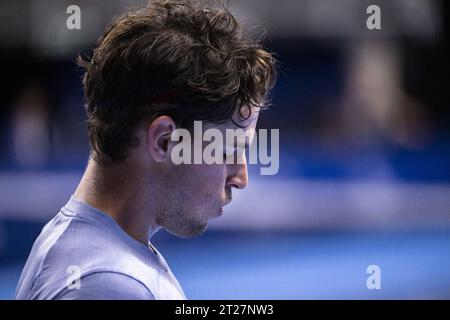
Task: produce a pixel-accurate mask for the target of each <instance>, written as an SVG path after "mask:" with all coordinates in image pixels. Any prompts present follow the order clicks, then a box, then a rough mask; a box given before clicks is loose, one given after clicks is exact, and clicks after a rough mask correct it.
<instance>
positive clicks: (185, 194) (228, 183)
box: [157, 114, 258, 237]
mask: <svg viewBox="0 0 450 320" xmlns="http://www.w3.org/2000/svg"><path fill="white" fill-rule="evenodd" d="M257 119H258V115H257V114H256V115H255V116H252V117H250V118H249V119H248V120H246V121H245V123H244V126H245V127H243V128H240V127H238V126H237V125H236V124H234V123H233V122H232V121H231V120H230V121H228V122H226V123H223V124H220V125H217V124H211V123H206V124H204V125H203V130H207V129H210V128H215V129H218V130H219V131H220V132H221V133H222V135H223V137H226V130H227V129H233V130H236V129H243V130H244V132H245V135H246V136H247V137H248V139H249V140H248V143H249V144H250V143H251V142H252V140H253V137H254V133H255V127H256V123H257ZM225 140H226V139H225V138H224V141H223V143H224V148H223V149H224V154H223V156H224V157H229V156H230V154H231V155H232V156H234V157H235V159H236V160H237V157H241V159H240V161H233V163H232V164H227V163H226V161H223V163H221V164H217V163H214V164H205V163H202V164H178V165H177V164H174V163H171V164H170V165H169V166H168V170H167V172H166V178H165V179H164V180H163V182H162V183H163V185H164V190H165V192H166V197H165V201H166V203H165V205H164V207H165V210H162V212H161V214H160V216H159V217H158V221H157V223H158V224H159V225H160V226H161V227H163V228H164V229H166V230H167V231H168V232H170V233H172V234H175V235H177V236H179V237H194V236H197V235H200V234H202V233H203V232H204V231H205V230H206V228H207V225H208V220H209V219H212V218H216V217H219V216H220V215H221V214H222V213H223V207H224V206H225V205H227V204H228V203H230V202H231V200H232V190H233V189H244V188H245V187H246V186H247V183H248V173H247V159H246V154H245V152H237V148H238V147H239V146H237V145H236V144H237V143H236V141H234V143H228V144H227V141H225Z"/></svg>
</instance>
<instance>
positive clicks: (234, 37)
mask: <svg viewBox="0 0 450 320" xmlns="http://www.w3.org/2000/svg"><path fill="white" fill-rule="evenodd" d="M261 39H262V38H259V39H253V38H252V37H250V36H249V35H246V34H245V33H244V32H243V31H242V28H241V27H240V25H239V23H238V22H237V21H236V19H235V18H234V17H233V15H232V14H231V13H230V11H229V10H228V9H226V8H220V9H212V8H205V7H204V6H203V5H202V4H201V3H199V2H194V1H191V0H186V1H185V0H178V1H174V0H164V1H162V0H155V1H150V3H149V4H148V5H147V6H146V7H145V8H143V9H140V10H137V11H133V12H128V13H127V14H125V15H123V16H120V17H118V18H116V19H114V20H113V21H112V22H111V23H110V24H109V26H108V27H107V28H106V31H105V32H104V34H103V35H102V36H101V37H100V38H99V40H98V43H97V46H96V48H95V50H94V52H93V55H92V58H91V59H83V58H81V57H79V58H78V64H79V65H80V66H82V67H83V68H85V70H86V72H85V75H84V79H83V86H84V91H85V100H86V106H85V108H86V112H87V127H88V133H89V140H90V144H91V155H92V157H93V158H94V159H95V160H96V161H97V162H99V163H108V162H111V161H112V162H115V161H119V160H122V159H124V158H126V156H127V153H128V151H129V148H130V147H132V146H136V145H138V144H139V141H138V139H137V137H136V136H135V134H134V131H135V129H136V127H137V125H138V123H139V121H140V120H141V119H142V117H143V116H144V115H154V116H157V115H160V114H166V115H169V116H170V117H172V118H173V120H174V121H175V123H176V124H177V126H179V127H183V128H188V129H189V128H191V126H192V123H193V121H195V120H204V121H209V122H213V123H221V122H224V121H227V120H229V119H232V116H233V114H234V112H235V111H236V108H239V109H238V110H239V115H240V118H245V117H244V116H243V114H244V113H243V112H242V108H248V109H249V110H250V111H251V109H252V106H256V107H258V108H265V107H267V105H268V102H269V99H268V94H269V92H270V90H271V89H272V87H273V85H274V83H275V79H276V59H275V58H274V55H273V54H272V53H270V52H268V51H266V50H264V49H263V48H262V46H261ZM168 106H169V107H168ZM165 107H167V108H165ZM250 113H251V112H246V113H245V114H246V115H247V117H248V116H250ZM232 120H233V119H232ZM233 121H234V122H235V120H233ZM235 123H236V122H235Z"/></svg>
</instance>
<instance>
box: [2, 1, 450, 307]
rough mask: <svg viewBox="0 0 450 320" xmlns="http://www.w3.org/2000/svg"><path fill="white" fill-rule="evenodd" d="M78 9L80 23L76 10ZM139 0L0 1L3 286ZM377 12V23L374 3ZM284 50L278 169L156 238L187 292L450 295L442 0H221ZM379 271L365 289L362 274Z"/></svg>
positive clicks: (276, 97) (57, 192) (66, 172)
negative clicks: (220, 209)
mask: <svg viewBox="0 0 450 320" xmlns="http://www.w3.org/2000/svg"><path fill="white" fill-rule="evenodd" d="M70 4H77V5H78V6H79V7H80V9H81V17H82V20H81V30H68V29H67V28H66V23H65V22H66V18H67V16H68V15H67V14H66V8H67V7H68V6H69V5H70ZM144 4H145V1H118V0H114V1H106V0H101V1H96V2H95V4H94V3H93V2H89V1H87V0H83V1H80V0H79V1H50V0H36V1H31V0H24V1H20V2H18V1H9V0H6V1H2V2H1V3H0V50H1V59H0V67H1V70H2V75H3V81H2V86H1V88H2V95H1V100H0V103H1V108H0V142H1V144H0V154H1V157H0V298H1V299H12V298H13V297H14V290H15V286H16V283H17V281H18V278H19V276H20V273H21V269H22V267H23V265H24V263H25V260H26V258H27V255H28V253H29V251H30V249H31V246H32V244H33V241H34V239H35V238H36V237H37V235H38V234H39V232H40V230H41V228H42V227H43V225H44V224H45V223H46V221H48V220H49V219H51V218H52V217H53V216H54V215H55V214H56V213H57V212H58V211H59V209H60V208H61V207H62V206H63V205H64V204H65V203H66V202H67V200H68V199H69V197H70V195H71V193H72V192H73V190H74V189H75V187H76V185H77V183H78V181H79V179H80V178H81V175H82V172H83V170H84V167H85V164H86V160H87V156H88V139H87V135H86V133H85V130H84V113H83V92H82V89H81V76H82V73H81V71H80V70H79V68H78V67H76V65H75V64H74V59H75V56H76V55H77V53H84V52H89V50H90V49H91V48H92V47H93V45H94V44H95V41H96V39H97V37H98V36H99V35H100V34H101V32H102V30H103V28H104V27H105V25H106V24H107V22H108V21H109V20H110V19H111V17H113V16H114V15H117V14H118V13H121V12H123V11H125V10H126V9H127V8H129V7H131V6H141V5H144ZM371 4H377V5H379V7H380V8H381V26H382V28H381V30H373V31H371V30H368V29H367V28H366V19H367V17H368V14H366V8H367V7H368V6H369V5H371ZM229 6H230V9H231V11H233V12H234V13H235V14H236V16H237V17H238V19H241V20H242V19H243V20H244V21H245V23H246V24H247V25H248V26H255V25H256V26H257V27H256V29H255V30H256V31H258V30H259V31H260V30H264V29H265V30H266V31H267V39H266V41H265V45H266V46H267V47H268V48H269V49H271V50H272V51H274V52H276V53H277V55H278V59H279V60H280V69H281V72H280V76H279V81H278V84H277V86H276V88H275V90H274V93H273V107H272V108H271V109H269V110H268V111H266V112H265V113H264V114H263V115H262V116H261V118H260V121H259V127H260V128H278V129H280V170H279V172H278V174H277V175H275V176H260V175H259V167H258V166H250V168H249V171H250V183H249V186H248V187H247V189H246V190H243V191H240V192H236V193H235V194H234V201H233V203H232V204H231V205H230V206H227V208H226V210H225V213H224V215H223V216H222V217H221V218H220V219H217V220H214V221H212V222H211V225H210V228H209V229H208V231H207V232H206V233H205V234H204V235H203V236H201V237H198V238H194V239H177V238H175V237H173V236H172V235H170V234H168V233H166V232H164V231H160V232H159V233H157V234H156V235H155V237H154V238H153V242H154V243H155V245H156V246H157V247H158V248H159V250H160V251H161V252H162V254H163V255H164V256H165V258H166V260H167V261H168V263H169V265H170V266H171V268H172V270H173V272H174V273H175V274H176V276H177V278H178V279H179V281H180V283H181V285H182V286H183V288H184V290H185V292H186V295H187V296H188V298H191V299H217V298H224V299H227V298H230V299H417V298H420V299H432V298H436V299H449V298H450V250H449V248H450V111H449V106H450V90H449V89H450V85H449V84H450V68H449V61H448V57H449V56H450V55H449V53H450V52H449V47H448V40H449V20H450V17H449V12H450V10H449V4H448V3H445V2H444V1H438V0H432V1H425V0H393V1H364V0H361V1H357V0H316V1H312V0H301V1H294V0H286V1H283V2H282V3H274V2H270V1H269V0H246V1H238V0H235V1H229ZM370 265H377V266H379V267H380V270H381V289H379V290H376V289H375V290H369V289H368V288H367V285H366V281H367V278H368V277H369V274H367V272H366V270H367V268H368V266H370Z"/></svg>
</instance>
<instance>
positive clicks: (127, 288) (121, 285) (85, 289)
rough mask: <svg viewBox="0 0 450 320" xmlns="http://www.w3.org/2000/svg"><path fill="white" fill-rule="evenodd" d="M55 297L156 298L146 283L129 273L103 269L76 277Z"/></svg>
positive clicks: (63, 298) (75, 298)
mask: <svg viewBox="0 0 450 320" xmlns="http://www.w3.org/2000/svg"><path fill="white" fill-rule="evenodd" d="M55 299H62V300H154V296H153V294H152V293H151V291H150V290H149V289H148V288H147V287H146V286H145V284H144V283H142V282H141V281H139V280H137V279H136V278H134V277H132V276H130V275H128V274H125V273H120V272H112V271H101V272H94V273H90V274H87V275H84V276H82V277H81V278H80V279H79V280H77V279H75V280H74V281H72V283H70V284H69V286H67V287H66V288H65V289H64V290H63V291H62V292H60V293H59V294H58V295H57V296H56V297H55Z"/></svg>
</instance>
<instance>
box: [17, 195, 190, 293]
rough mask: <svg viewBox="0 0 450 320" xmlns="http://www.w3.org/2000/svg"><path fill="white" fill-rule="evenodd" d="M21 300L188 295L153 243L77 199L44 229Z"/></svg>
mask: <svg viewBox="0 0 450 320" xmlns="http://www.w3.org/2000/svg"><path fill="white" fill-rule="evenodd" d="M16 299H86V300H87V299H117V300H124V299H179V300H184V299H186V296H185V295H184V292H183V290H182V288H181V286H180V284H179V283H178V281H177V279H176V278H175V276H174V275H173V273H172V271H171V270H170V268H169V266H168V264H167V262H166V261H165V260H164V258H163V257H162V255H161V254H160V252H159V251H158V250H156V248H154V247H153V246H152V245H151V244H150V243H149V247H147V246H145V245H144V244H142V243H141V242H139V241H137V240H135V239H133V238H132V237H130V236H129V235H128V234H127V233H126V232H125V231H124V230H123V229H122V228H121V227H120V226H119V225H118V224H117V223H116V222H115V221H114V219H113V218H111V217H110V216H108V215H107V214H105V213H103V212H101V211H99V210H97V209H95V208H93V207H91V206H89V205H87V204H85V203H82V202H79V201H77V200H75V199H74V198H73V197H71V199H70V200H69V202H68V203H67V204H66V205H65V206H64V207H63V208H62V209H61V211H60V212H59V213H58V214H57V215H56V216H55V217H54V218H53V219H52V220H51V221H50V222H49V223H47V225H46V226H45V227H44V228H43V229H42V232H41V234H40V235H39V237H38V238H37V239H36V241H35V243H34V245H33V248H32V250H31V253H30V255H29V257H28V260H27V262H26V265H25V267H24V269H23V271H22V275H21V277H20V280H19V284H18V286H17V289H16Z"/></svg>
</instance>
